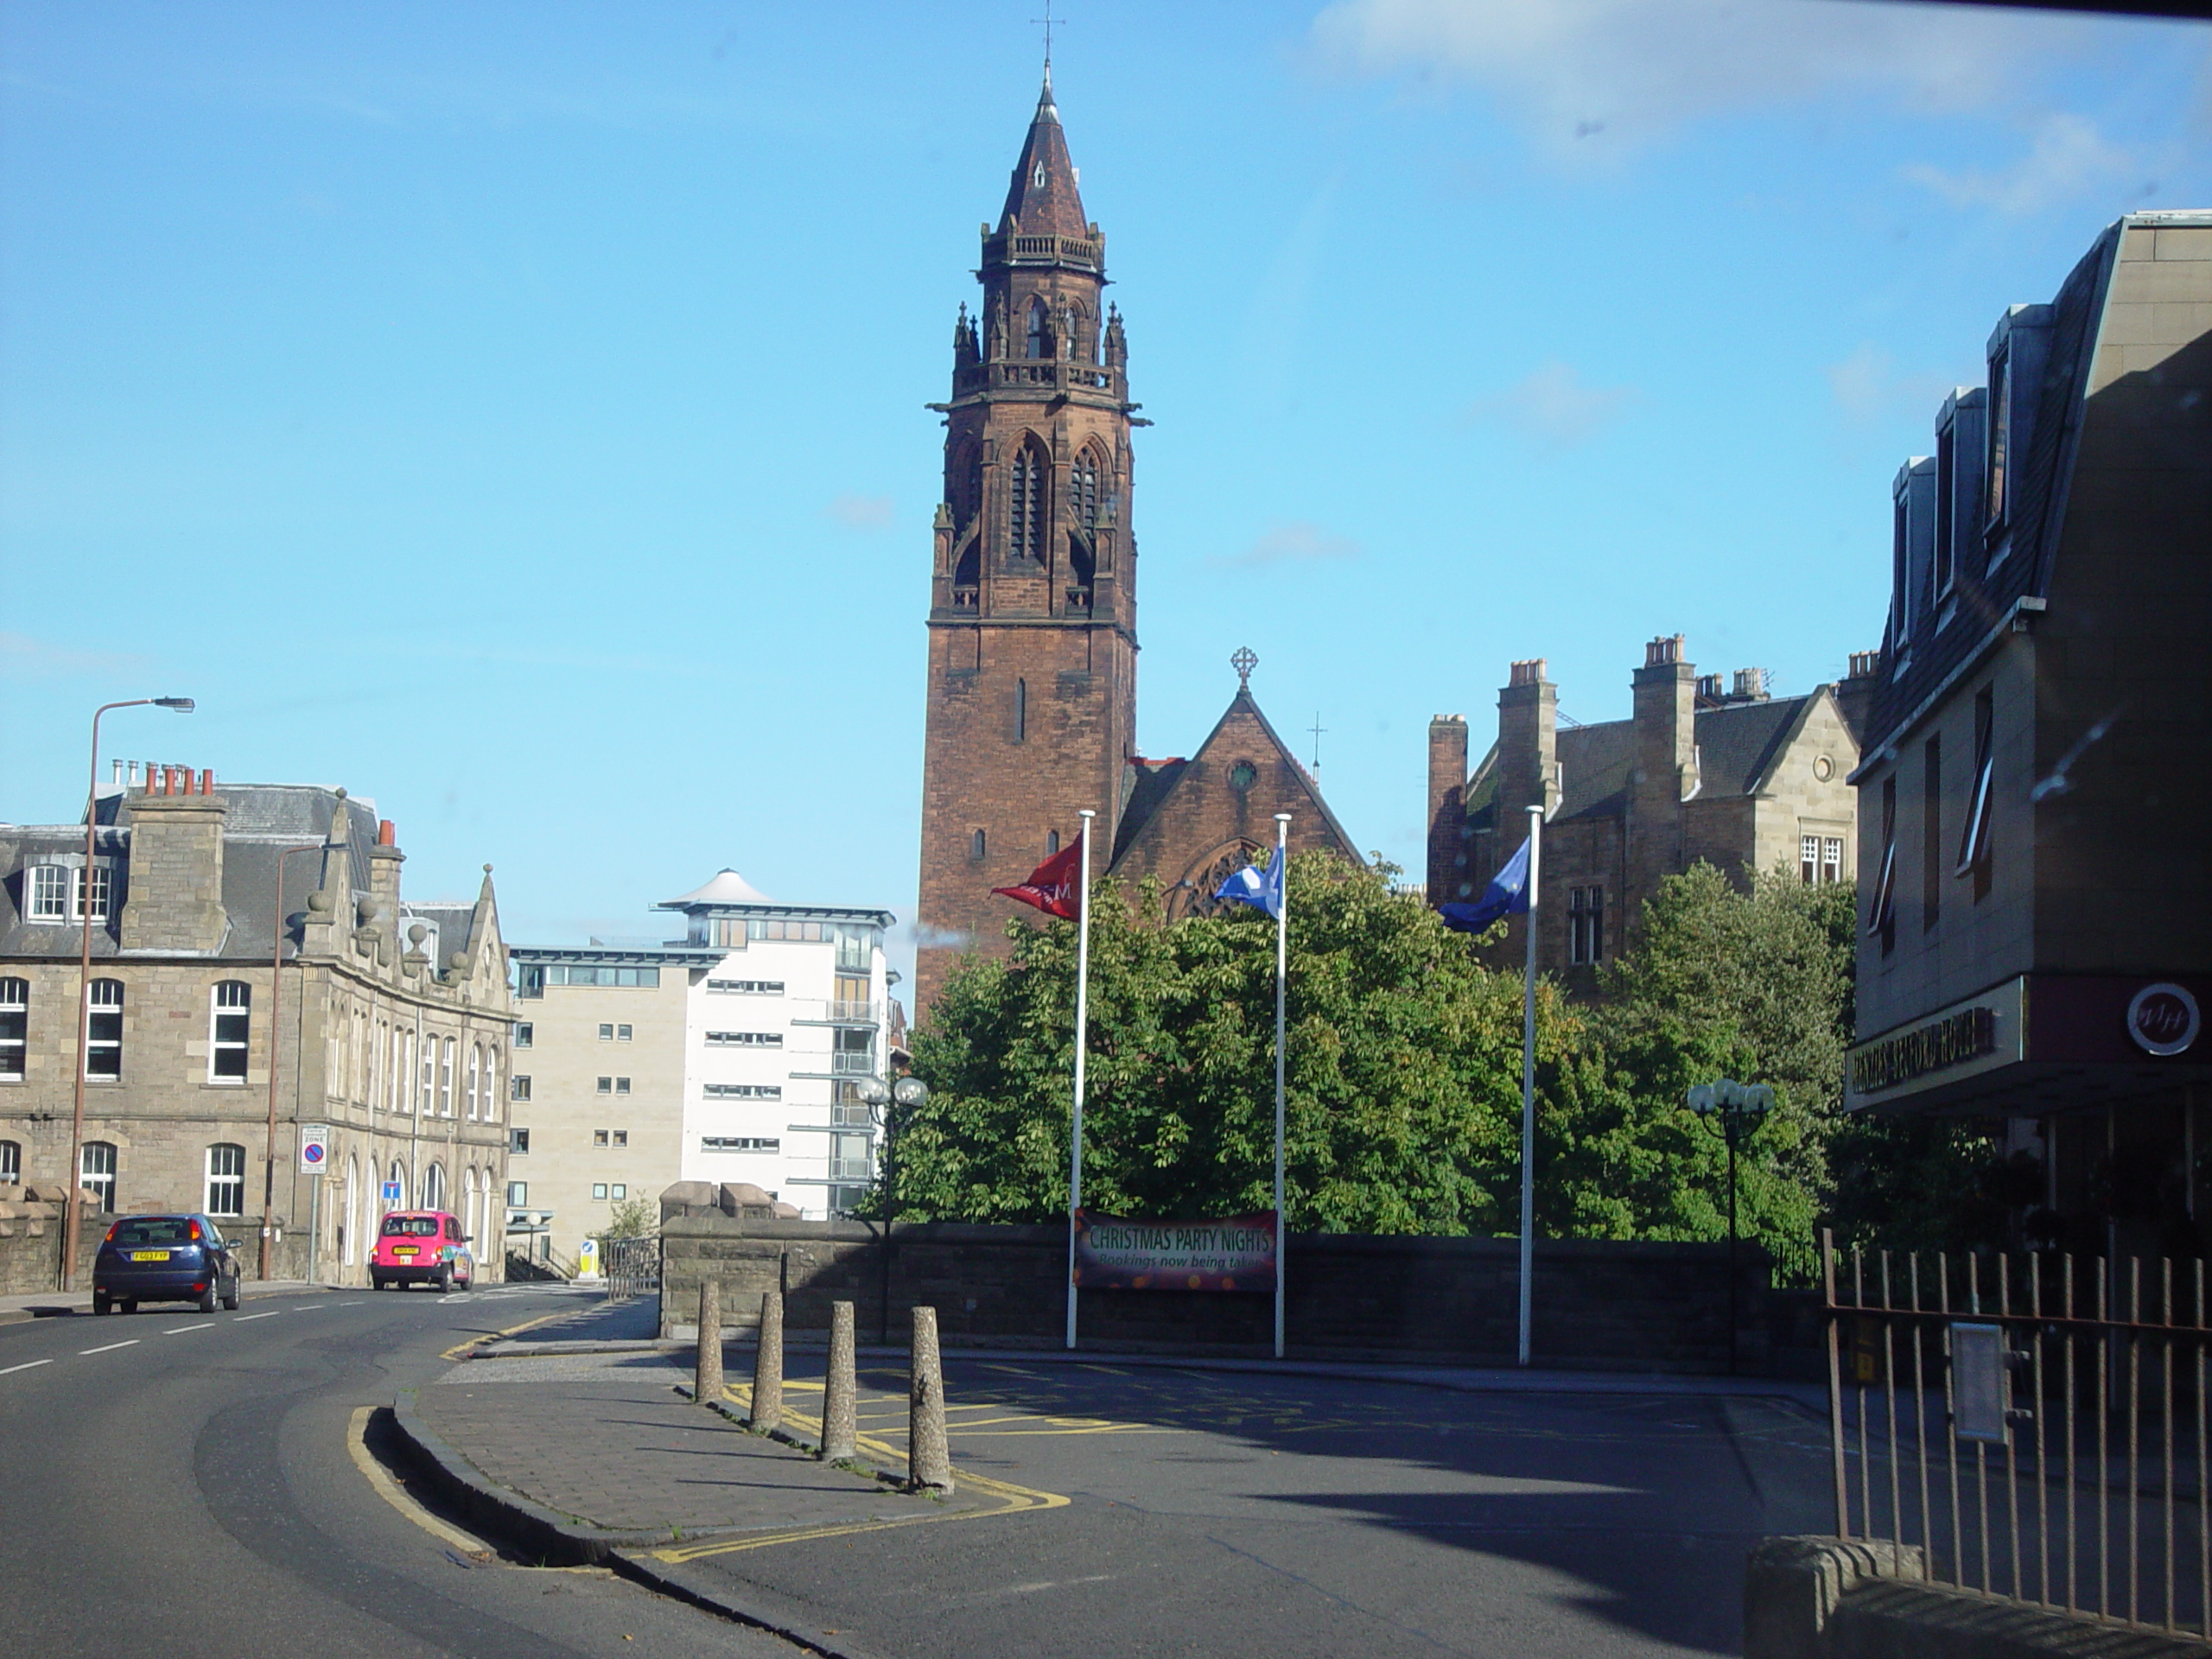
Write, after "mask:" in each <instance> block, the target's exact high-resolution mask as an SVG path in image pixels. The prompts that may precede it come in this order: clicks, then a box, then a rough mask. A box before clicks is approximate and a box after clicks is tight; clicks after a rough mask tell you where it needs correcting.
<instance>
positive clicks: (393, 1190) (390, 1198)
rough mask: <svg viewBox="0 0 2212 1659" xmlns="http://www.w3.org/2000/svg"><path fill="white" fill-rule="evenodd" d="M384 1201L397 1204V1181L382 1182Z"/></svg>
mask: <svg viewBox="0 0 2212 1659" xmlns="http://www.w3.org/2000/svg"><path fill="white" fill-rule="evenodd" d="M384 1201H385V1203H386V1204H397V1203H398V1202H399V1183H398V1182H397V1181H386V1182H385V1184H384Z"/></svg>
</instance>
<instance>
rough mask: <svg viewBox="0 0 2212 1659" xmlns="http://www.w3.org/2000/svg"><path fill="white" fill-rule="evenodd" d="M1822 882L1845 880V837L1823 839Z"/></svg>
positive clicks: (1822, 837) (1826, 837)
mask: <svg viewBox="0 0 2212 1659" xmlns="http://www.w3.org/2000/svg"><path fill="white" fill-rule="evenodd" d="M1821 880H1822V881H1824V882H1831V881H1840V880H1843V837H1842V836H1821Z"/></svg>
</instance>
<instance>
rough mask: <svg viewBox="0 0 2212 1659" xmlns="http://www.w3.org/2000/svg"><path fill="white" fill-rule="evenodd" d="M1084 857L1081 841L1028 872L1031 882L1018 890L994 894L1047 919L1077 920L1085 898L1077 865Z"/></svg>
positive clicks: (1003, 889)
mask: <svg viewBox="0 0 2212 1659" xmlns="http://www.w3.org/2000/svg"><path fill="white" fill-rule="evenodd" d="M1082 856H1083V842H1082V841H1081V840H1080V839H1078V840H1076V841H1073V842H1069V844H1068V845H1066V846H1065V847H1063V848H1062V849H1060V850H1059V851H1058V852H1057V853H1054V854H1053V855H1052V856H1051V857H1050V858H1048V859H1046V861H1044V862H1043V863H1042V864H1039V866H1038V867H1037V868H1035V869H1033V870H1032V871H1030V872H1029V879H1028V880H1027V881H1025V882H1023V883H1022V884H1021V885H1020V887H993V888H992V889H991V891H992V892H993V893H1002V894H1004V895H1005V896H1006V897H1007V898H1008V899H1018V900H1020V902H1021V903H1023V904H1025V905H1034V906H1036V907H1037V908H1038V909H1039V910H1041V911H1043V912H1045V913H1046V915H1047V916H1060V917H1065V918H1066V919H1068V920H1069V921H1073V920H1074V919H1075V918H1076V914H1077V906H1078V905H1079V904H1080V903H1081V901H1082V898H1083V895H1082V894H1081V893H1078V892H1077V891H1076V889H1077V886H1078V885H1079V884H1080V881H1081V878H1080V877H1079V876H1077V874H1076V865H1077V862H1078V861H1080V860H1081V858H1082Z"/></svg>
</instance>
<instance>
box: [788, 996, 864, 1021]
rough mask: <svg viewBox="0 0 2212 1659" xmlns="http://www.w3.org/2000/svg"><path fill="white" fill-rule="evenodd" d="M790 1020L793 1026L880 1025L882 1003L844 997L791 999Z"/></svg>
mask: <svg viewBox="0 0 2212 1659" xmlns="http://www.w3.org/2000/svg"><path fill="white" fill-rule="evenodd" d="M792 1004H793V1006H792V1007H791V1023H792V1024H793V1025H795V1026H880V1025H881V1024H882V1023H883V1004H882V1003H880V1002H864V1001H849V1000H847V999H846V998H844V997H836V996H833V997H806V998H794V999H792Z"/></svg>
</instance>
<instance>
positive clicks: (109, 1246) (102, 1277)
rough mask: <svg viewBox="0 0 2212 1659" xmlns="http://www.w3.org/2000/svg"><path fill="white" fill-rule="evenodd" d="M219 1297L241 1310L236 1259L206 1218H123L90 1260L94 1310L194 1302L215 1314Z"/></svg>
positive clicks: (134, 1310)
mask: <svg viewBox="0 0 2212 1659" xmlns="http://www.w3.org/2000/svg"><path fill="white" fill-rule="evenodd" d="M141 1302H194V1303H197V1304H198V1305H199V1308H200V1312H201V1313H213V1312H214V1311H215V1304H216V1303H217V1302H220V1303H222V1305H223V1306H225V1307H226V1308H229V1309H231V1310H232V1312H233V1313H235V1312H236V1311H237V1310H238V1257H237V1256H236V1255H232V1252H231V1247H230V1246H229V1245H228V1244H226V1243H224V1241H223V1233H222V1230H221V1229H220V1228H219V1227H217V1226H216V1225H215V1224H214V1223H213V1221H211V1220H209V1219H208V1218H207V1217H206V1216H125V1217H123V1219H121V1220H120V1221H118V1222H117V1223H116V1224H115V1225H114V1226H112V1227H111V1228H109V1229H108V1230H107V1237H106V1238H105V1240H103V1241H102V1242H101V1244H100V1253H99V1255H97V1256H95V1257H94V1258H93V1260H92V1312H93V1313H109V1312H111V1310H113V1309H115V1308H117V1307H120V1308H122V1310H123V1311H124V1313H137V1311H138V1304H139V1303H141Z"/></svg>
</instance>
